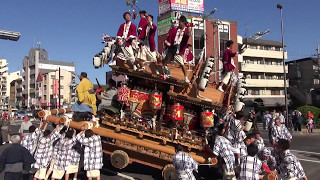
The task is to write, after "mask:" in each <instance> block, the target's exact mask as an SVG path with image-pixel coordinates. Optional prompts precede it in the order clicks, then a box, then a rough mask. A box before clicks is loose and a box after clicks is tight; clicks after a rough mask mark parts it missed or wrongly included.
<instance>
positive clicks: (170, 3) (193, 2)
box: [159, 0, 204, 15]
mask: <svg viewBox="0 0 320 180" xmlns="http://www.w3.org/2000/svg"><path fill="white" fill-rule="evenodd" d="M170 10H173V11H183V12H192V13H203V12H204V0H159V15H161V14H164V13H166V12H168V11H170Z"/></svg>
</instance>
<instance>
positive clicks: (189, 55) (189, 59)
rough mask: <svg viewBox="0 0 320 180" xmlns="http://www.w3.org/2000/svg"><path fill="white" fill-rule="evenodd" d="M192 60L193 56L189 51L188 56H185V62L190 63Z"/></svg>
mask: <svg viewBox="0 0 320 180" xmlns="http://www.w3.org/2000/svg"><path fill="white" fill-rule="evenodd" d="M192 60H193V54H192V51H189V53H188V55H187V62H189V61H192Z"/></svg>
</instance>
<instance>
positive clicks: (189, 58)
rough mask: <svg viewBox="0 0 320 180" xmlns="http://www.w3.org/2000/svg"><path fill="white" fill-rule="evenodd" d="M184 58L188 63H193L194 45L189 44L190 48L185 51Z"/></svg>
mask: <svg viewBox="0 0 320 180" xmlns="http://www.w3.org/2000/svg"><path fill="white" fill-rule="evenodd" d="M184 56H185V57H184V58H185V60H186V63H188V64H193V63H194V62H193V53H192V45H191V44H188V48H187V49H186V51H185V53H184Z"/></svg>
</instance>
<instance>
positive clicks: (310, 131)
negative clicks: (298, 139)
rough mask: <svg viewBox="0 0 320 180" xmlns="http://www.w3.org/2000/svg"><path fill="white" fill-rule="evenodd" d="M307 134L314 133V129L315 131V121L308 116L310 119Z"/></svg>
mask: <svg viewBox="0 0 320 180" xmlns="http://www.w3.org/2000/svg"><path fill="white" fill-rule="evenodd" d="M307 121H308V122H307V125H306V126H307V132H308V133H312V129H313V119H312V117H311V116H308V119H307Z"/></svg>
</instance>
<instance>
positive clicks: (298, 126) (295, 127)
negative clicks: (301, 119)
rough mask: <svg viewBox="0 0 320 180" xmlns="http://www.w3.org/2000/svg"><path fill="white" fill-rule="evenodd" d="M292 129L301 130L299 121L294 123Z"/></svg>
mask: <svg viewBox="0 0 320 180" xmlns="http://www.w3.org/2000/svg"><path fill="white" fill-rule="evenodd" d="M294 130H295V131H301V124H300V123H297V122H296V123H294Z"/></svg>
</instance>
